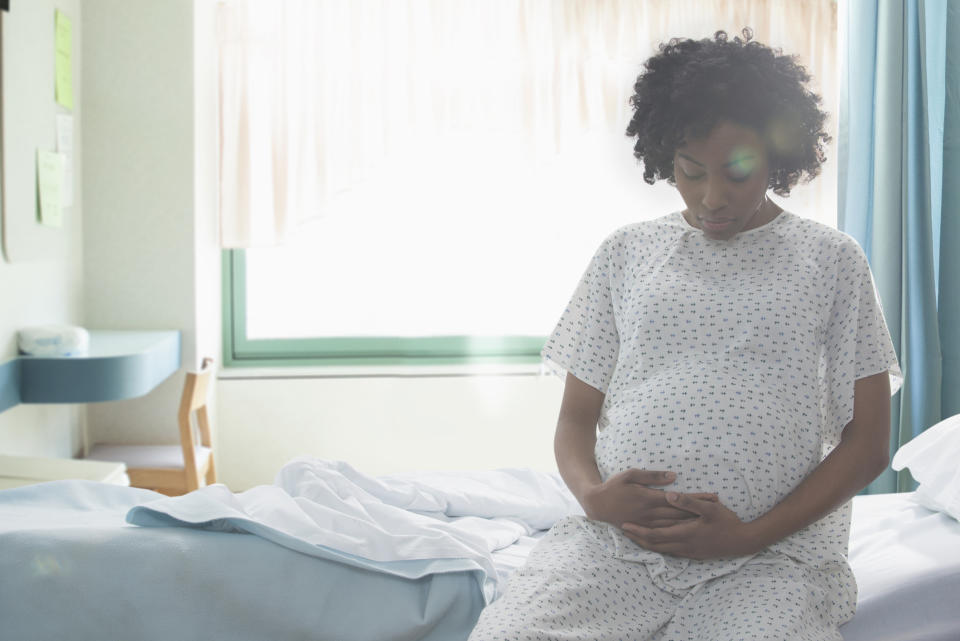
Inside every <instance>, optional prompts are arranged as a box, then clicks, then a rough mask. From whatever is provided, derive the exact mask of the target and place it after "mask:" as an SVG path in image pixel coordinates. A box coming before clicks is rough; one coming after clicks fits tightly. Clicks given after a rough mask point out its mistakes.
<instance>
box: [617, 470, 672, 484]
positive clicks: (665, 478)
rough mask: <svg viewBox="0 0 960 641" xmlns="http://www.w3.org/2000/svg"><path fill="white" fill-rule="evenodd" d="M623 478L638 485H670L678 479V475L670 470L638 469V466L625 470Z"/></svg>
mask: <svg viewBox="0 0 960 641" xmlns="http://www.w3.org/2000/svg"><path fill="white" fill-rule="evenodd" d="M623 479H624V480H625V481H626V482H628V483H636V484H637V485H670V484H671V483H673V482H674V481H676V480H677V475H676V474H674V473H673V472H668V471H657V470H638V469H636V468H634V469H629V470H627V471H625V472H623Z"/></svg>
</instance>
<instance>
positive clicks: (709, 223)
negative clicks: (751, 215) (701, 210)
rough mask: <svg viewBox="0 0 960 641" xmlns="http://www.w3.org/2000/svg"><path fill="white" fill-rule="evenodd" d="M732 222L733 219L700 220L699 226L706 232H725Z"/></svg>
mask: <svg viewBox="0 0 960 641" xmlns="http://www.w3.org/2000/svg"><path fill="white" fill-rule="evenodd" d="M733 221H734V219H733V218H713V219H710V218H701V219H700V224H701V225H703V228H704V229H706V230H708V231H726V230H727V228H729V227H730V225H732V224H733Z"/></svg>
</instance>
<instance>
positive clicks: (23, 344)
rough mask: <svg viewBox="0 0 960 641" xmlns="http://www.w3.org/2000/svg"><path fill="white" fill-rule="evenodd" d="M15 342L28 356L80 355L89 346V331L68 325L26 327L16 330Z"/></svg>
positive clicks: (84, 352) (85, 351)
mask: <svg viewBox="0 0 960 641" xmlns="http://www.w3.org/2000/svg"><path fill="white" fill-rule="evenodd" d="M17 342H18V344H19V347H20V351H21V352H22V353H24V354H28V355H30V356H82V355H83V354H86V353H87V350H88V349H89V348H90V333H89V332H88V331H87V330H85V329H84V328H82V327H71V326H69V325H47V326H45V327H27V328H25V329H21V330H20V331H19V332H17Z"/></svg>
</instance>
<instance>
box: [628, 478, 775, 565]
mask: <svg viewBox="0 0 960 641" xmlns="http://www.w3.org/2000/svg"><path fill="white" fill-rule="evenodd" d="M664 496H665V498H666V501H667V503H668V504H669V505H671V506H673V507H675V508H676V509H678V510H682V511H684V512H686V513H688V514H690V513H692V514H695V515H697V516H696V517H694V518H690V519H685V520H684V521H682V522H681V523H677V524H675V525H668V526H665V527H658V526H653V527H651V526H649V525H646V526H644V525H643V524H638V523H633V522H631V523H624V524H623V526H622V528H623V531H624V533H625V534H626V535H627V537H629V539H630V540H631V541H633V542H634V543H636V544H637V545H639V546H640V547H642V548H644V549H646V550H650V551H652V552H659V553H661V554H670V555H673V556H682V557H687V558H690V559H699V560H704V559H719V558H732V557H737V556H748V555H751V554H756V553H757V552H759V551H760V550H761V549H762V547H763V546H762V545H761V544H760V543H759V542H758V541H757V539H756V537H754V536H753V533H752V530H751V528H750V526H749V524H748V523H744V522H743V521H741V520H740V517H738V516H737V515H736V513H735V512H733V510H731V509H729V508H728V507H726V506H725V505H723V504H722V503H720V502H719V501H705V500H703V499H700V498H697V497H695V496H694V495H690V494H686V495H685V494H677V493H674V492H667V493H665V494H664Z"/></svg>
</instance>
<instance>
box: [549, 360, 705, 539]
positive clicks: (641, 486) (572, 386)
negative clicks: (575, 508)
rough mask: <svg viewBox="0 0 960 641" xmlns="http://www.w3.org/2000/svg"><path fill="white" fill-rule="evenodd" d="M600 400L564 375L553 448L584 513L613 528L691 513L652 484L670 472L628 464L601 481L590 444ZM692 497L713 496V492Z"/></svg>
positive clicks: (663, 481) (668, 478) (666, 521)
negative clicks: (674, 503)
mask: <svg viewBox="0 0 960 641" xmlns="http://www.w3.org/2000/svg"><path fill="white" fill-rule="evenodd" d="M603 399H604V394H603V392H601V391H600V390H598V389H596V388H594V387H591V386H590V385H588V384H587V383H585V382H583V381H582V380H580V379H579V378H577V377H576V376H574V375H572V374H570V373H568V374H567V376H566V383H565V385H564V388H563V401H562V402H561V404H560V416H559V418H558V419H557V431H556V435H555V437H554V443H553V445H554V453H555V455H556V458H557V468H558V470H559V471H560V476H561V477H562V478H563V480H564V482H565V483H566V484H567V487H568V488H570V491H571V492H572V493H573V495H574V496H575V497H576V499H577V501H579V502H580V505H581V506H582V507H583V511H584V512H585V513H586V515H587V517H588V518H590V519H593V520H597V521H605V522H607V523H612V524H613V525H616V526H617V527H621V526H622V525H623V524H624V523H637V524H641V525H643V526H644V527H663V526H666V525H674V524H676V523H677V522H679V521H683V520H686V519H689V518H694V517H695V516H696V515H695V514H693V513H691V512H687V511H684V510H681V509H679V508H676V507H674V506H672V505H670V504H669V503H667V500H666V497H665V495H664V492H663V491H662V490H657V489H654V488H653V487H651V486H657V485H669V484H670V483H672V482H673V481H674V478H675V476H674V475H673V473H672V472H668V471H648V470H638V469H630V470H626V471H624V472H621V473H620V474H616V475H614V476H611V477H610V478H609V479H607V481H606V482H603V481H602V479H601V478H600V471H599V470H598V469H597V461H596V458H595V456H594V448H595V446H596V444H597V420H598V419H599V418H600V410H601V407H602V406H603ZM692 496H696V497H698V498H707V499H712V500H715V499H716V496H715V495H712V494H694V495H692Z"/></svg>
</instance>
